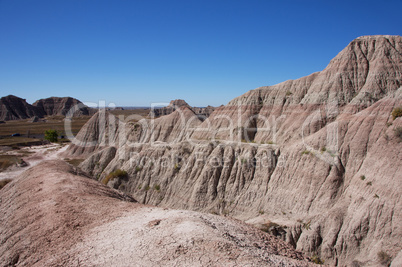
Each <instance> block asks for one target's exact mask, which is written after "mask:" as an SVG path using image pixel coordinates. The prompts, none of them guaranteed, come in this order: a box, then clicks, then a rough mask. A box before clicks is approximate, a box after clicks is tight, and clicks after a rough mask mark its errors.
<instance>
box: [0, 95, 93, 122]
mask: <svg viewBox="0 0 402 267" xmlns="http://www.w3.org/2000/svg"><path fill="white" fill-rule="evenodd" d="M76 105H78V106H77V110H76V111H75V112H74V114H73V116H81V115H92V114H93V113H94V110H93V109H91V108H88V107H87V106H85V105H83V104H82V103H81V101H79V100H78V99H75V98H72V97H50V98H45V99H40V100H38V101H36V102H35V103H34V104H33V105H31V104H28V103H27V102H26V100H25V99H22V98H19V97H17V96H13V95H9V96H5V97H2V98H1V99H0V120H2V121H3V120H4V121H7V120H20V119H28V118H33V117H35V116H36V117H38V118H43V117H44V116H53V115H62V116H65V115H67V113H68V112H69V110H70V109H71V108H72V107H74V106H76Z"/></svg>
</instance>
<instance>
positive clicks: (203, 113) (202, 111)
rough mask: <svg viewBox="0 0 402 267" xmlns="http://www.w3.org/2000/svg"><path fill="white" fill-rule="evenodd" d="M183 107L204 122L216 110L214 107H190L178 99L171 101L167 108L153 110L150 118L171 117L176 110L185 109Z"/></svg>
mask: <svg viewBox="0 0 402 267" xmlns="http://www.w3.org/2000/svg"><path fill="white" fill-rule="evenodd" d="M183 107H186V108H188V109H190V110H192V111H193V112H194V113H195V114H197V115H198V117H199V118H200V119H202V120H204V119H205V118H207V117H209V115H211V113H212V112H213V111H214V110H215V108H214V107H212V106H207V107H205V108H199V107H190V105H189V104H187V102H186V101H184V100H182V99H176V100H172V101H170V103H169V105H168V106H167V107H163V108H155V109H152V110H151V112H150V116H151V117H160V116H164V115H169V114H170V113H173V112H174V111H175V110H176V109H179V108H183Z"/></svg>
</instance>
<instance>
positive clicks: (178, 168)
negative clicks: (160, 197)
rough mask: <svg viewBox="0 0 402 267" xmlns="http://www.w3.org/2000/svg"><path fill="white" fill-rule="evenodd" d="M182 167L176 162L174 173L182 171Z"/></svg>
mask: <svg viewBox="0 0 402 267" xmlns="http://www.w3.org/2000/svg"><path fill="white" fill-rule="evenodd" d="M180 168H181V166H180V165H179V164H177V163H176V164H175V165H174V167H173V172H174V173H178V172H179V171H180Z"/></svg>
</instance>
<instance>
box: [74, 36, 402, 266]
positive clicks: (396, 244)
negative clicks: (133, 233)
mask: <svg viewBox="0 0 402 267" xmlns="http://www.w3.org/2000/svg"><path fill="white" fill-rule="evenodd" d="M401 85H402V37H400V36H366V37H360V38H358V39H356V40H354V41H353V42H351V43H350V44H349V45H348V46H347V47H346V48H345V49H344V50H343V51H341V52H340V53H339V54H338V55H337V56H336V57H335V58H334V59H333V60H332V61H331V62H330V64H329V65H328V66H327V68H325V69H324V70H323V71H321V72H317V73H314V74H312V75H310V76H307V77H303V78H301V79H298V80H293V81H286V82H283V83H281V84H278V85H274V86H268V87H261V88H258V89H255V90H251V91H249V92H247V93H245V94H244V95H242V96H239V97H237V98H235V99H234V100H232V101H230V102H229V104H228V105H226V106H222V107H219V108H217V109H216V110H215V111H214V112H213V113H212V114H211V115H210V116H209V118H208V119H206V120H205V121H203V122H202V121H201V120H199V119H198V118H197V116H196V114H195V113H194V112H191V110H190V109H188V108H187V107H183V108H182V109H178V110H175V111H174V112H173V113H171V114H170V115H168V116H163V117H160V118H158V119H155V120H142V121H140V122H138V123H136V124H129V123H124V122H119V123H118V124H117V125H116V127H114V128H113V132H114V133H115V134H114V139H113V140H117V139H118V140H119V141H118V142H111V143H105V142H103V145H102V146H98V145H97V146H96V149H94V150H93V151H91V152H93V153H92V154H91V155H90V156H89V157H87V160H85V161H84V162H83V163H82V165H81V167H82V168H83V169H84V170H85V171H87V172H89V173H91V174H92V175H93V176H94V177H96V178H97V179H99V180H101V181H104V182H105V177H106V176H107V175H108V174H109V173H110V172H112V171H114V170H116V169H123V170H125V171H127V172H128V176H126V177H121V178H116V179H111V180H110V181H109V182H108V184H109V186H111V187H115V188H118V189H120V190H123V191H124V192H126V193H129V194H131V195H132V196H133V197H134V198H136V199H137V200H139V201H140V202H143V203H150V204H155V205H160V206H164V207H174V208H185V209H192V210H198V211H207V212H212V213H220V214H226V215H229V216H233V217H235V218H239V219H242V220H248V221H249V222H250V223H253V224H256V225H267V224H268V225H270V226H274V227H273V228H272V227H271V228H272V229H271V228H270V229H271V230H270V231H272V232H274V233H275V234H277V235H278V237H281V238H282V239H284V240H286V241H288V242H289V243H290V244H292V245H293V246H294V247H296V248H297V249H301V250H303V251H305V252H306V253H308V254H310V255H311V256H313V255H318V256H319V257H320V258H321V259H324V260H325V262H326V263H329V264H333V265H340V266H343V265H350V264H352V263H353V264H355V265H356V264H365V265H378V264H381V260H380V259H379V256H378V255H380V254H381V255H384V253H385V254H386V255H387V256H389V258H390V259H392V258H394V257H396V256H397V254H398V253H399V251H400V250H401V248H402V244H401V241H400V240H402V238H401V237H402V226H401V221H402V202H401V195H402V176H401V173H402V169H401V165H400V160H401V157H402V142H401V139H402V135H401V132H402V118H401V117H395V118H393V116H391V113H392V111H393V110H394V109H395V108H397V107H400V106H402V87H401ZM105 116H106V117H109V120H113V116H111V115H105ZM100 126H101V125H100V124H99V123H96V120H94V121H91V122H88V125H87V127H86V130H84V131H89V132H91V131H94V127H100ZM83 129H85V127H84V128H83ZM80 134H81V135H83V136H84V135H85V133H80ZM116 136H118V138H117V137H116ZM116 138H117V139H116ZM92 139H94V138H92ZM92 139H91V140H92ZM95 139H96V138H95ZM88 140H89V139H88ZM73 152H75V154H74V155H76V156H79V155H80V153H76V152H77V149H75V148H74V146H71V147H70V149H69V151H68V153H73ZM106 182H107V181H106Z"/></svg>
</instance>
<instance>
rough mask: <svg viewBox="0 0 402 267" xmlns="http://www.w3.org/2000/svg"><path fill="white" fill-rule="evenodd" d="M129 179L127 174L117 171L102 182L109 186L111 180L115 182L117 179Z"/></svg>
mask: <svg viewBox="0 0 402 267" xmlns="http://www.w3.org/2000/svg"><path fill="white" fill-rule="evenodd" d="M124 177H127V172H126V171H123V170H120V169H117V170H115V171H114V172H111V173H109V174H108V175H107V176H106V177H105V178H104V179H103V181H102V183H103V184H105V185H106V184H107V183H108V182H109V181H110V180H113V179H115V178H124Z"/></svg>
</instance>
